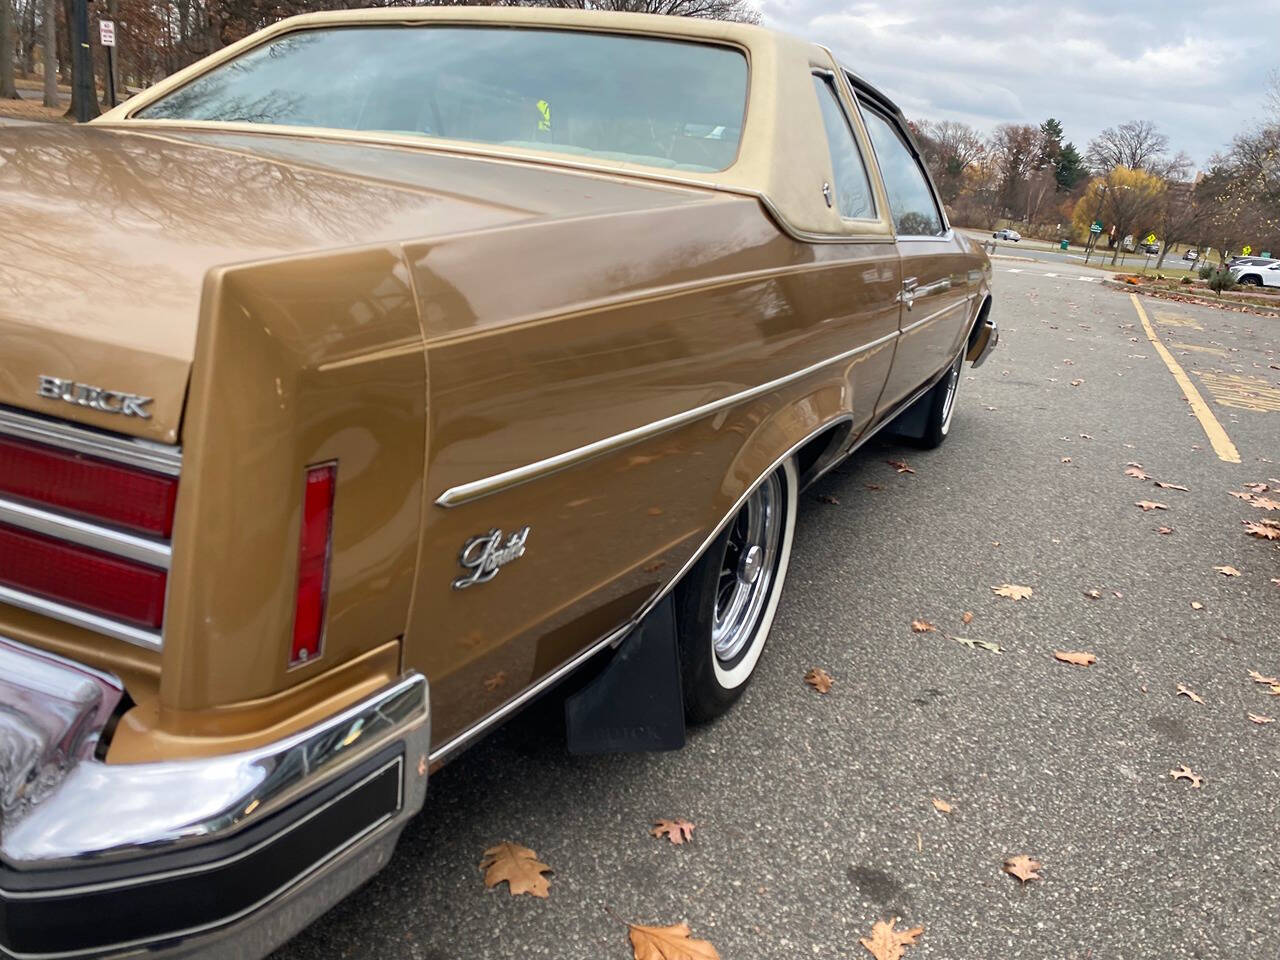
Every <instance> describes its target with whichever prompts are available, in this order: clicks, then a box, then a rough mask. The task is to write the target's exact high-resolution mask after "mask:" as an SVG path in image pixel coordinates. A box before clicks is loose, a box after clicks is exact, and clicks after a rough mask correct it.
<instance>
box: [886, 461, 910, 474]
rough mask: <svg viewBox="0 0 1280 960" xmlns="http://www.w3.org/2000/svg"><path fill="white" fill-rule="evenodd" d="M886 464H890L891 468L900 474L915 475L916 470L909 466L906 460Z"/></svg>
mask: <svg viewBox="0 0 1280 960" xmlns="http://www.w3.org/2000/svg"><path fill="white" fill-rule="evenodd" d="M885 463H887V464H889V466H891V467H893V469H895V470H897V471H898V472H899V473H915V471H914V470H912V469H911V468H910V467H909V466H907V463H906V461H905V460H886V461H885Z"/></svg>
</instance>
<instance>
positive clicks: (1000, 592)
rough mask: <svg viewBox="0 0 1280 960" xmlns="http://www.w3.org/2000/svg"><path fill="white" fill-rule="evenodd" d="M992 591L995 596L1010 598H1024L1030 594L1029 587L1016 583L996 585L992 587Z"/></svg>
mask: <svg viewBox="0 0 1280 960" xmlns="http://www.w3.org/2000/svg"><path fill="white" fill-rule="evenodd" d="M991 590H992V592H993V593H994V594H995V595H996V596H997V597H1008V598H1009V599H1010V600H1025V599H1027V597H1029V596H1031V588H1030V587H1023V586H1019V585H1018V584H1016V583H1004V584H1001V585H1000V586H998V587H992V588H991Z"/></svg>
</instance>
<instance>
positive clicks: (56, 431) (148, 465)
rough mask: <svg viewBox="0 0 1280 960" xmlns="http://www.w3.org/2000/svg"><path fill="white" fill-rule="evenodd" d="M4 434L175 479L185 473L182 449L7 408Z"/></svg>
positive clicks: (2, 413)
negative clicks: (182, 472)
mask: <svg viewBox="0 0 1280 960" xmlns="http://www.w3.org/2000/svg"><path fill="white" fill-rule="evenodd" d="M0 434H3V435H6V436H10V437H16V438H18V439H20V440H30V441H32V442H34V443H43V444H47V445H48V446H52V447H59V448H61V449H63V450H70V451H72V452H74V453H82V454H84V455H85V456H89V457H97V458H99V459H101V460H111V461H114V462H116V463H124V464H128V465H129V466H131V467H137V468H139V469H142V470H150V471H153V472H155V473H163V474H166V475H167V476H171V477H176V476H177V475H178V474H179V473H180V472H181V470H182V448H181V447H170V446H166V445H165V444H163V443H155V442H153V441H151V440H141V439H138V438H136V437H125V436H117V435H115V434H110V433H103V432H100V431H97V430H92V429H90V428H88V427H81V426H76V425H74V424H71V423H67V422H65V421H61V420H51V419H46V418H44V417H38V416H33V415H31V414H27V413H19V412H18V411H16V410H13V409H10V408H7V407H0Z"/></svg>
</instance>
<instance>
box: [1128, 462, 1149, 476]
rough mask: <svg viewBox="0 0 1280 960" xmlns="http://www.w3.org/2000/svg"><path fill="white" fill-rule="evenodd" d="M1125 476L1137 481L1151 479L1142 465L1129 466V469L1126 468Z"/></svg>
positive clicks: (1132, 464)
mask: <svg viewBox="0 0 1280 960" xmlns="http://www.w3.org/2000/svg"><path fill="white" fill-rule="evenodd" d="M1124 475H1125V476H1126V477H1133V478H1134V479H1135V480H1150V479H1151V478H1150V477H1149V476H1147V474H1146V472H1145V471H1144V470H1143V469H1142V464H1140V463H1131V464H1129V465H1128V466H1127V467H1125V468H1124Z"/></svg>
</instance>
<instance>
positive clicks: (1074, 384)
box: [1071, 379, 1084, 387]
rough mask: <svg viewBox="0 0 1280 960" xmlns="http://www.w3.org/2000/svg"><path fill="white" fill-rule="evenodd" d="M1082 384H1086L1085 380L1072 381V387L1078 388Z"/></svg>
mask: <svg viewBox="0 0 1280 960" xmlns="http://www.w3.org/2000/svg"><path fill="white" fill-rule="evenodd" d="M1082 383H1084V381H1083V380H1080V379H1076V380H1072V381H1071V385H1072V386H1073V387H1078V386H1080V384H1082Z"/></svg>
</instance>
